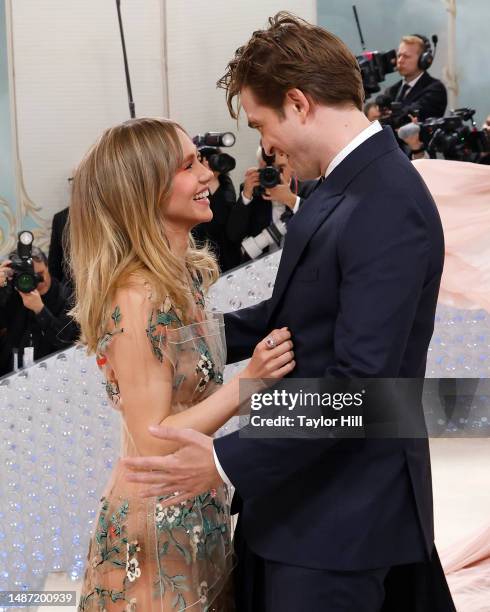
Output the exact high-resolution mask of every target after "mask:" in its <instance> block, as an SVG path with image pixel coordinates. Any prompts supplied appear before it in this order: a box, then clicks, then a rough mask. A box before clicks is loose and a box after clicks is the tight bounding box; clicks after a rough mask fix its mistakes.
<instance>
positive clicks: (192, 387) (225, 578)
mask: <svg viewBox="0 0 490 612" xmlns="http://www.w3.org/2000/svg"><path fill="white" fill-rule="evenodd" d="M195 297H196V304H197V305H196V316H195V319H196V320H195V322H194V323H192V324H190V325H182V322H181V320H182V317H181V315H180V313H179V312H178V311H177V310H176V309H174V308H173V306H172V304H171V303H170V301H169V300H168V298H167V300H165V302H164V304H162V305H159V306H158V307H156V306H155V304H154V303H153V302H152V299H151V293H150V292H149V289H148V286H147V285H145V284H144V283H143V282H142V281H135V282H134V283H132V284H131V285H130V286H128V287H125V288H123V289H120V290H119V291H118V293H117V295H116V299H115V302H114V304H113V305H112V311H113V312H112V316H111V321H110V324H108V326H107V332H106V334H105V335H104V337H103V338H101V339H100V341H99V346H98V351H97V362H98V364H99V367H100V368H101V369H102V370H103V371H104V375H105V378H106V386H107V392H108V394H109V396H110V398H111V401H112V404H113V405H114V407H115V408H117V409H118V410H120V412H121V420H122V440H123V443H122V455H123V456H128V455H132V456H134V455H156V454H161V452H159V450H158V447H157V446H156V443H157V441H155V439H152V437H151V436H150V435H149V434H148V431H147V428H148V425H149V424H150V423H154V424H156V423H159V422H160V421H161V420H162V418H164V417H165V416H168V407H169V406H170V414H175V413H177V412H179V411H183V410H186V409H188V408H189V407H190V406H192V405H194V404H196V403H198V402H200V401H201V400H203V399H205V398H206V397H207V396H209V395H210V394H211V393H212V392H213V391H214V390H216V388H217V386H218V385H221V384H222V382H223V376H222V373H223V369H224V364H225V342H224V324H223V320H222V315H220V314H217V313H207V312H205V311H204V308H203V306H204V302H203V299H202V294H201V293H200V292H199V290H198V287H196V293H195ZM162 407H163V408H162ZM165 407H166V408H165ZM162 412H163V413H164V414H163V415H162ZM140 490H141V485H138V484H134V483H129V482H127V481H126V480H125V478H124V473H123V469H122V466H121V465H120V463H118V464H117V465H116V467H115V469H114V472H113V474H112V478H111V480H110V482H109V483H108V485H107V488H106V491H105V493H104V496H103V498H102V499H101V506H100V511H99V515H98V518H97V523H96V526H95V533H94V534H93V537H92V539H91V542H90V546H89V552H88V557H87V567H86V572H85V578H84V583H83V587H82V594H81V600H80V604H79V611H80V612H82V611H83V612H87V611H98V612H100V611H104V610H105V611H107V612H119V611H128V612H129V611H131V612H136V611H137V612H154V611H155V612H156V611H157V610H158V611H159V612H160V611H161V612H167V611H168V612H170V611H172V612H173V611H176V612H177V611H179V612H180V611H182V610H191V611H193V612H194V611H195V612H213V611H216V612H218V611H219V612H228V611H230V610H234V607H233V600H232V595H231V592H230V590H229V584H230V580H229V576H230V572H231V569H232V548H231V534H230V517H229V503H228V502H229V500H228V497H227V495H228V494H227V491H226V488H225V487H221V488H220V489H218V490H216V491H214V490H213V491H208V492H206V493H203V494H202V495H200V496H198V497H196V498H193V499H189V500H187V501H186V502H185V503H180V504H178V505H173V506H170V507H168V508H163V507H162V505H161V504H162V502H163V501H164V499H166V497H165V498H147V499H143V498H142V497H141V496H140V495H139V492H140Z"/></svg>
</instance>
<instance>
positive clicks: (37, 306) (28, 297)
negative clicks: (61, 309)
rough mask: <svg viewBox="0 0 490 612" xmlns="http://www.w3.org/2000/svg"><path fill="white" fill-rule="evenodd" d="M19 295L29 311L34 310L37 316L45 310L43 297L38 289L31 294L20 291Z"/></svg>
mask: <svg viewBox="0 0 490 612" xmlns="http://www.w3.org/2000/svg"><path fill="white" fill-rule="evenodd" d="M18 294H19V295H20V297H21V298H22V301H23V303H24V306H25V307H26V308H28V309H29V310H32V312H34V313H35V314H39V313H40V312H41V310H42V309H43V308H44V304H43V300H42V297H41V295H40V293H39V291H38V290H37V289H34V291H31V292H30V293H23V292H22V291H18Z"/></svg>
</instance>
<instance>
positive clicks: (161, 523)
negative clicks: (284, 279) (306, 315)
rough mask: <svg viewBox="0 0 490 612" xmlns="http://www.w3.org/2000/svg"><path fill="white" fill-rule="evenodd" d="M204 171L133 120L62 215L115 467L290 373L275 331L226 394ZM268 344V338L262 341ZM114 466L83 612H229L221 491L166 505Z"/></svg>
mask: <svg viewBox="0 0 490 612" xmlns="http://www.w3.org/2000/svg"><path fill="white" fill-rule="evenodd" d="M211 176H212V174H211V172H210V171H209V170H208V169H206V168H205V167H204V166H203V165H202V164H201V163H200V162H199V161H198V159H197V157H196V149H195V147H194V145H193V144H192V142H191V140H190V139H189V137H188V136H187V134H186V133H185V132H184V130H183V129H182V128H181V127H180V126H178V125H177V124H176V123H173V122H171V121H169V120H166V119H151V118H143V119H133V120H130V121H127V122H125V123H123V124H121V125H118V126H115V127H113V128H110V129H108V130H106V131H105V132H104V134H103V135H102V136H101V138H100V139H99V140H98V142H97V143H96V144H95V145H94V146H93V147H92V148H91V149H90V151H89V152H88V153H87V155H86V156H85V158H84V159H83V160H82V162H81V163H80V165H79V167H78V168H77V171H76V173H75V176H74V180H73V194H72V203H71V208H70V249H71V265H72V269H73V274H74V279H75V292H76V306H75V308H74V311H73V312H74V315H75V318H76V319H77V321H78V322H79V324H80V327H81V331H82V339H83V341H84V342H85V343H86V345H87V348H88V351H89V352H91V353H95V354H96V359H97V363H98V365H99V367H100V368H101V369H102V370H103V372H104V376H105V379H106V388H107V392H108V394H109V397H110V399H111V400H112V403H113V405H114V406H115V407H116V408H117V409H119V410H120V412H121V418H122V423H123V432H122V456H137V455H155V454H158V455H164V454H167V453H171V452H173V451H174V450H175V449H176V446H175V444H174V443H168V442H166V441H163V440H158V439H156V438H154V437H153V436H151V435H150V433H149V431H148V427H149V426H151V425H158V424H162V423H165V424H168V425H171V426H173V427H182V428H192V429H196V430H198V431H200V432H203V433H205V434H212V433H214V432H215V431H216V430H217V429H219V428H220V427H221V426H222V425H223V424H224V423H225V422H226V421H227V420H228V419H229V418H230V417H231V416H233V414H234V413H235V412H236V410H237V408H238V405H239V399H238V396H239V393H238V389H239V381H240V379H241V378H260V377H265V376H267V377H272V378H280V377H282V376H284V375H286V374H287V373H289V372H290V371H291V370H292V369H293V368H294V365H295V362H294V359H293V357H294V355H293V353H292V351H291V348H292V343H291V340H290V333H289V331H288V330H287V329H286V328H283V329H280V330H274V331H273V332H271V334H269V336H272V341H270V339H269V340H268V339H265V340H263V341H261V342H260V343H259V344H258V345H257V347H256V349H255V351H254V354H253V357H252V359H251V361H250V363H249V365H248V366H247V367H246V368H245V369H244V370H243V371H242V372H241V373H240V374H239V375H237V376H236V377H235V378H233V379H232V380H230V381H229V382H228V383H227V384H225V385H223V376H222V373H223V369H224V364H225V361H226V360H225V354H226V348H225V344H224V329H223V320H222V316H221V315H219V314H218V313H212V312H207V311H206V310H205V294H206V291H207V289H208V288H209V287H210V285H211V284H212V283H213V282H214V281H215V280H216V279H217V277H218V268H217V264H216V261H215V259H214V258H213V256H212V255H211V253H210V252H208V251H207V250H206V249H196V248H195V245H194V243H193V241H192V238H191V235H190V230H191V229H192V228H193V227H194V226H195V225H197V224H199V223H203V222H207V221H209V220H210V219H211V218H212V213H211V211H210V208H209V200H208V197H207V196H208V193H209V192H208V184H209V181H210V179H211ZM266 340H267V341H266ZM140 486H141V485H138V484H135V483H130V482H128V481H127V480H125V478H124V471H123V468H122V465H121V462H119V463H118V464H117V465H116V467H115V469H114V472H113V475H112V478H111V480H110V482H109V483H108V485H107V488H106V492H105V494H104V496H103V498H102V500H101V507H100V512H99V516H98V519H97V523H96V529H95V533H94V535H93V537H92V539H91V542H90V547H89V553H88V559H87V569H86V573H85V579H84V584H83V588H82V596H81V601H80V606H79V610H80V611H83V612H85V611H89V610H90V611H92V610H94V611H95V610H97V611H101V610H106V611H107V612H111V611H114V612H116V611H117V612H119V611H136V610H138V611H142V612H152V611H156V610H158V611H167V610H168V611H173V610H176V611H180V610H187V609H191V610H195V611H196V612H197V611H200V612H204V611H209V612H211V611H212V610H219V611H220V612H223V611H227V610H232V609H234V608H233V598H232V595H231V593H230V589H229V586H228V585H229V580H228V578H229V575H230V572H231V569H232V552H231V545H230V540H231V537H230V536H231V534H230V521H229V508H228V498H227V492H226V490H225V487H220V488H218V489H211V490H210V491H204V492H203V493H202V494H201V495H199V496H197V497H195V498H193V499H188V500H186V501H184V502H181V503H178V504H175V505H172V506H169V507H163V503H164V501H165V500H166V499H167V498H168V496H166V497H163V498H149V499H144V498H143V497H142V496H141V490H140V488H139V487H140Z"/></svg>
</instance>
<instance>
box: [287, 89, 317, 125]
mask: <svg viewBox="0 0 490 612" xmlns="http://www.w3.org/2000/svg"><path fill="white" fill-rule="evenodd" d="M284 106H287V107H289V109H290V110H292V112H293V113H295V114H297V115H298V118H299V119H300V121H302V122H304V121H306V118H307V116H308V115H309V114H310V113H311V111H312V110H313V107H312V102H311V99H310V98H309V97H308V96H307V95H306V94H304V93H303V92H302V91H301V89H290V90H288V91H287V92H286V96H285V99H284Z"/></svg>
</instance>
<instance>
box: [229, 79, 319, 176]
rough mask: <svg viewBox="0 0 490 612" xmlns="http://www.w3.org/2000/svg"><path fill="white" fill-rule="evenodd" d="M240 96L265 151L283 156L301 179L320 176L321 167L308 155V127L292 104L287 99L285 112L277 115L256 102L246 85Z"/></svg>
mask: <svg viewBox="0 0 490 612" xmlns="http://www.w3.org/2000/svg"><path fill="white" fill-rule="evenodd" d="M240 98H241V103H242V106H243V110H244V111H245V114H246V115H247V119H248V124H249V126H250V127H251V128H254V129H256V130H258V131H259V132H260V136H261V141H262V146H263V147H264V150H265V152H266V154H267V155H272V154H277V153H279V155H284V156H286V158H287V160H288V161H289V164H290V166H291V168H292V170H293V172H294V173H295V174H296V175H297V176H298V177H299V178H300V179H309V178H316V177H317V176H319V174H320V169H319V167H318V166H317V164H315V163H314V161H313V160H312V159H311V145H310V147H309V146H308V145H309V144H310V137H309V136H308V134H309V132H308V128H307V126H306V125H305V124H304V123H302V122H301V121H300V120H299V118H298V115H297V113H295V112H294V108H293V105H290V104H287V103H286V104H285V105H284V107H283V109H284V116H280V115H279V114H278V113H277V112H276V111H275V110H274V109H272V108H269V107H268V106H263V105H261V104H259V103H258V102H257V101H256V99H255V97H254V95H253V93H252V91H251V90H250V88H248V87H244V88H243V89H242V90H241V92H240Z"/></svg>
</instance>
